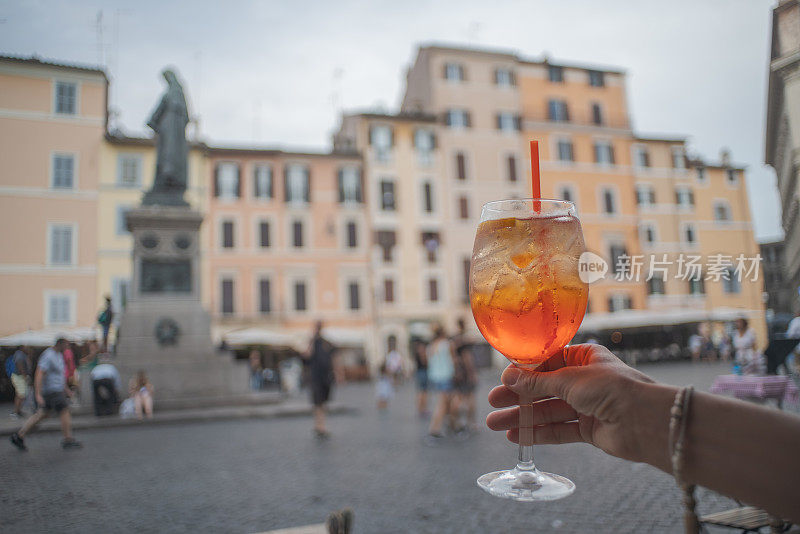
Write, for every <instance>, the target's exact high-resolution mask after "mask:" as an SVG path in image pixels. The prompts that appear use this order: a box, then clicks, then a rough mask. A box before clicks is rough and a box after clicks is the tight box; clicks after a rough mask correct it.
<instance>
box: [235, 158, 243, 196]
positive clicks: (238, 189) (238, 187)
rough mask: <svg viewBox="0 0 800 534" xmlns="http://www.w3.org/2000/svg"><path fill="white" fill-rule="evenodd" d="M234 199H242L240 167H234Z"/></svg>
mask: <svg viewBox="0 0 800 534" xmlns="http://www.w3.org/2000/svg"><path fill="white" fill-rule="evenodd" d="M236 198H242V167H241V166H240V165H236Z"/></svg>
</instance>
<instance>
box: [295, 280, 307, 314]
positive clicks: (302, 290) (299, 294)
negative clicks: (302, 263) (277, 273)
mask: <svg viewBox="0 0 800 534" xmlns="http://www.w3.org/2000/svg"><path fill="white" fill-rule="evenodd" d="M307 309H308V303H307V302H306V283H305V282H295V283H294V310H295V311H306V310H307Z"/></svg>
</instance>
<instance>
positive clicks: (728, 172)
mask: <svg viewBox="0 0 800 534" xmlns="http://www.w3.org/2000/svg"><path fill="white" fill-rule="evenodd" d="M725 179H726V180H727V183H728V185H736V184H737V183H739V175H738V173H737V172H736V169H725Z"/></svg>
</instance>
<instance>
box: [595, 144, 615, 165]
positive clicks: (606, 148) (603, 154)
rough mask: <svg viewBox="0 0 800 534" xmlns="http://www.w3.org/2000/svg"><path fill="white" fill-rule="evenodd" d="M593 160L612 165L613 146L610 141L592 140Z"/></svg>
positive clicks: (600, 163)
mask: <svg viewBox="0 0 800 534" xmlns="http://www.w3.org/2000/svg"><path fill="white" fill-rule="evenodd" d="M594 161H595V163H597V164H599V165H614V147H613V146H612V145H611V142H610V141H595V142H594Z"/></svg>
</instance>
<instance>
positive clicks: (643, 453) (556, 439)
mask: <svg viewBox="0 0 800 534" xmlns="http://www.w3.org/2000/svg"><path fill="white" fill-rule="evenodd" d="M501 381H502V382H503V385H502V386H497V387H495V388H494V389H492V391H491V392H489V403H490V404H491V405H492V406H494V407H495V408H503V409H501V410H497V411H494V412H492V413H490V414H489V416H488V417H487V418H486V424H487V426H488V427H489V428H491V429H492V430H505V431H506V435H507V437H508V439H509V440H510V441H512V442H514V443H518V442H519V406H514V405H516V404H519V394H520V393H523V394H525V395H527V396H528V398H533V399H534V400H535V401H536V402H534V405H533V406H534V408H533V424H534V428H533V443H535V444H552V443H573V442H585V443H591V444H592V445H595V446H596V447H599V448H600V449H602V450H603V451H605V452H607V453H609V454H612V455H614V456H618V457H620V458H625V459H628V460H633V461H646V462H648V463H654V462H655V463H657V464H661V463H663V458H662V457H661V456H660V454H661V451H660V450H659V451H657V452H654V451H653V450H651V449H652V448H653V447H652V446H651V443H650V441H649V439H648V438H649V435H648V433H649V430H647V429H646V428H645V425H644V424H643V423H646V422H647V421H642V420H641V417H642V415H641V413H639V412H637V410H636V408H637V405H638V404H641V403H642V402H644V401H643V400H642V394H643V392H644V391H645V390H646V389H647V387H648V385H650V384H653V380H651V379H650V378H649V377H647V376H646V375H644V374H642V373H640V372H639V371H636V370H635V369H632V368H631V367H628V366H627V365H625V364H624V363H623V362H622V361H621V360H619V359H618V358H617V357H616V356H614V355H613V354H611V352H610V351H609V350H608V349H606V348H605V347H603V346H601V345H594V344H583V345H573V346H571V347H567V348H565V349H564V350H563V351H562V353H560V354H558V355H556V356H554V357H552V358H550V359H549V360H547V361H546V362H545V363H544V364H542V365H541V366H540V367H539V368H538V369H537V370H536V371H527V370H522V369H519V368H518V367H515V366H514V365H509V366H508V367H507V368H506V369H505V371H503V374H502V376H501ZM667 410H668V407H667ZM664 424H665V425H666V424H667V420H666V419H665V420H664ZM664 449H665V450H666V446H665V447H664Z"/></svg>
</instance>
